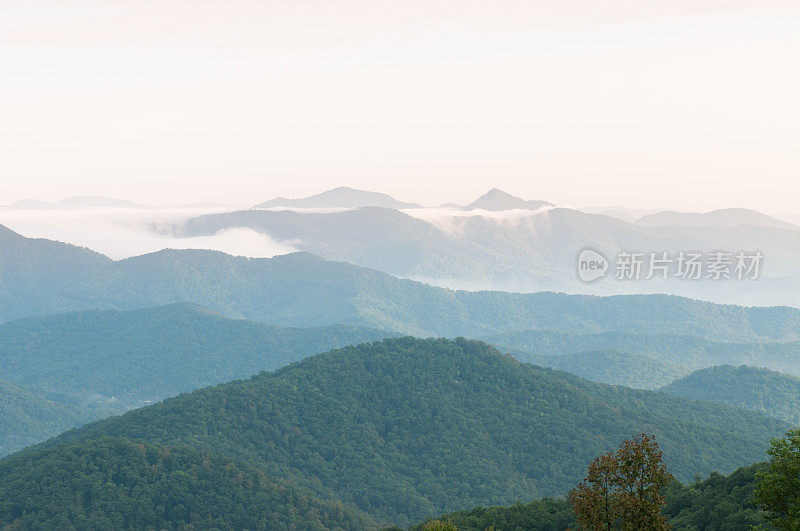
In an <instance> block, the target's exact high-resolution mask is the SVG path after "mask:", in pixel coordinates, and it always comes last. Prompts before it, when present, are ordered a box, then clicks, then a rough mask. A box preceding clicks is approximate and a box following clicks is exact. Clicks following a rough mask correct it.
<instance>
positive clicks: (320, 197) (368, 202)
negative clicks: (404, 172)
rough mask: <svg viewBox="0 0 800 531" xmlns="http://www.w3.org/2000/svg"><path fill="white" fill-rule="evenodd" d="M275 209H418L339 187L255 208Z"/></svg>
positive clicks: (385, 195)
mask: <svg viewBox="0 0 800 531" xmlns="http://www.w3.org/2000/svg"><path fill="white" fill-rule="evenodd" d="M274 207H295V208H361V207H381V208H391V209H401V208H417V207H419V205H417V204H415V203H406V202H404V201H398V200H397V199H395V198H394V197H392V196H390V195H387V194H382V193H380V192H370V191H367V190H358V189H356V188H350V187H349V186H338V187H336V188H333V189H331V190H326V191H324V192H321V193H319V194H315V195H310V196H308V197H302V198H299V199H287V198H285V197H278V198H275V199H271V200H269V201H266V202H264V203H261V204H258V205H256V206H255V207H253V208H274Z"/></svg>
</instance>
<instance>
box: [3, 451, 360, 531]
mask: <svg viewBox="0 0 800 531" xmlns="http://www.w3.org/2000/svg"><path fill="white" fill-rule="evenodd" d="M374 526H375V524H374V523H372V522H370V521H369V520H368V519H367V518H365V517H364V516H363V515H361V514H358V513H357V512H356V511H354V510H352V509H349V508H346V507H344V506H342V505H341V504H339V503H335V502H331V501H323V500H320V499H319V498H317V497H315V496H314V495H313V494H311V493H310V492H309V491H308V490H306V489H301V488H298V487H297V486H296V485H293V484H292V483H290V482H287V481H283V480H275V479H271V478H269V477H267V476H266V475H265V474H264V473H263V472H261V471H259V470H255V469H253V468H252V467H248V466H244V465H241V464H238V463H236V462H234V461H232V460H230V459H227V458H224V457H220V456H218V455H214V454H210V453H208V452H204V451H200V450H196V449H192V448H188V447H185V446H169V447H167V446H162V445H157V444H143V443H139V442H132V441H129V440H125V439H118V438H112V437H103V438H100V439H95V440H90V441H85V442H82V443H79V444H76V445H63V446H58V447H56V448H50V449H47V450H43V451H39V452H29V453H24V454H18V455H15V456H13V457H11V458H9V459H6V460H3V461H0V527H2V528H3V529H6V528H8V529H198V528H200V529H319V530H323V529H353V530H362V529H367V528H369V527H374Z"/></svg>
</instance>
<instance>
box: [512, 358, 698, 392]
mask: <svg viewBox="0 0 800 531" xmlns="http://www.w3.org/2000/svg"><path fill="white" fill-rule="evenodd" d="M511 354H512V355H514V357H516V358H518V359H519V360H521V361H525V362H528V363H533V364H534V365H539V366H541V367H549V368H551V369H559V370H562V371H567V372H569V373H572V374H575V375H577V376H580V377H581V378H586V379H587V380H591V381H593V382H600V383H607V384H612V385H624V386H626V387H632V388H634V389H657V388H659V387H663V386H664V385H667V384H668V383H670V382H672V381H673V380H675V379H676V378H679V377H680V376H683V375H685V374H686V373H687V372H688V370H686V369H681V368H680V367H676V366H674V365H668V364H666V363H664V362H661V361H658V360H656V359H653V358H649V357H647V356H641V355H638V354H630V353H627V352H620V351H617V350H598V351H594V352H575V353H569V354H563V355H560V356H542V355H536V354H526V353H523V352H519V351H517V352H512V353H511Z"/></svg>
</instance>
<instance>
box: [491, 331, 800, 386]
mask: <svg viewBox="0 0 800 531" xmlns="http://www.w3.org/2000/svg"><path fill="white" fill-rule="evenodd" d="M481 339H485V340H486V341H487V342H489V343H491V344H493V345H496V346H497V347H498V348H500V349H501V350H505V351H508V352H513V353H514V354H515V356H517V357H519V358H520V359H530V360H533V359H534V358H533V357H530V358H526V357H525V356H531V355H536V356H559V355H562V354H574V353H579V352H585V351H590V350H595V349H600V350H617V351H621V352H629V353H634V354H636V355H638V356H646V357H648V358H652V359H654V360H657V361H660V362H662V363H665V364H667V365H671V366H675V367H679V368H680V369H682V370H686V371H693V370H696V369H702V368H705V367H710V366H712V365H751V366H757V367H767V368H769V369H772V370H775V371H780V372H784V373H789V374H794V375H797V376H800V342H797V341H790V342H747V343H729V342H723V341H709V340H706V339H702V338H700V337H692V336H685V335H675V334H658V333H656V334H651V333H638V332H637V333H630V332H597V333H570V332H559V331H553V330H524V331H517V332H503V333H499V334H488V335H484V336H482V338H481Z"/></svg>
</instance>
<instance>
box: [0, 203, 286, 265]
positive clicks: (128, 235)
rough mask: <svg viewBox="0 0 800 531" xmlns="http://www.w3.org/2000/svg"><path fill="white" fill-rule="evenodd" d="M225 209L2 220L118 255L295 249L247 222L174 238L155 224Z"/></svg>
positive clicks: (6, 216) (46, 213)
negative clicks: (201, 233)
mask: <svg viewBox="0 0 800 531" xmlns="http://www.w3.org/2000/svg"><path fill="white" fill-rule="evenodd" d="M225 210H228V209H224V208H219V207H210V208H197V209H186V208H179V209H169V208H165V209H152V210H144V209H141V210H139V209H126V208H85V209H48V210H18V209H1V210H0V224H2V225H5V226H6V227H8V228H10V229H11V230H14V231H16V232H18V233H20V234H22V235H23V236H27V237H29V238H47V239H51V240H58V241H62V242H66V243H71V244H74V245H80V246H82V247H88V248H90V249H93V250H95V251H97V252H100V253H102V254H104V255H106V256H108V257H110V258H113V259H115V260H120V259H123V258H128V257H131V256H137V255H141V254H146V253H151V252H155V251H159V250H161V249H211V250H216V251H222V252H225V253H228V254H232V255H236V256H248V257H251V258H268V257H272V256H275V255H278V254H286V253H291V252H294V251H295V250H296V249H295V248H294V247H292V246H291V245H290V244H288V243H282V242H277V241H275V240H273V239H272V238H270V237H269V236H267V235H265V234H261V233H259V232H256V231H254V230H252V229H248V228H243V227H234V228H231V229H227V230H222V231H220V232H218V233H216V234H214V235H212V236H198V237H194V238H175V237H172V236H168V235H165V234H159V233H157V232H155V231H154V230H153V229H154V228H157V227H160V226H168V225H171V224H175V223H179V222H181V221H182V220H185V219H187V218H190V217H194V216H199V215H203V214H210V213H214V212H220V211H225Z"/></svg>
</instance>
